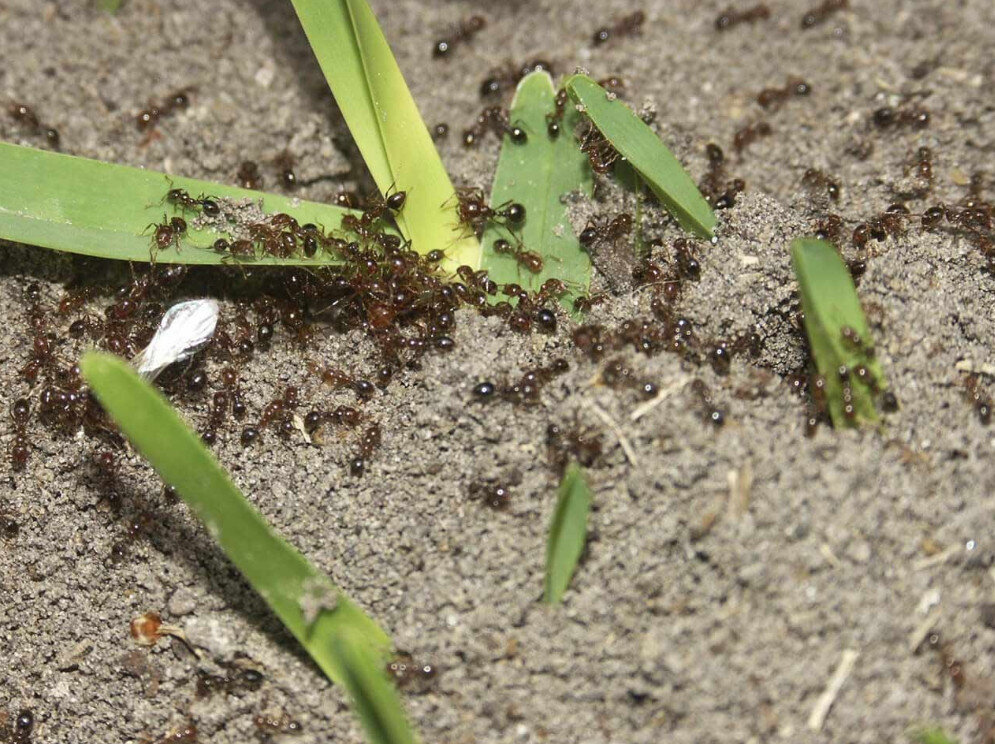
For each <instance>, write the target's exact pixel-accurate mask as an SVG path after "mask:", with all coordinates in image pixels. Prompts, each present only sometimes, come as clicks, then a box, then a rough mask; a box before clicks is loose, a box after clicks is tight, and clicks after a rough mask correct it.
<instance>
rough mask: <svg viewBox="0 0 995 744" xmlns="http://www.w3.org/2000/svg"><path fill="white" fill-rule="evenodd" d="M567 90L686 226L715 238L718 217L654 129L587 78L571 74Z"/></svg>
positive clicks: (685, 227) (566, 86)
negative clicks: (716, 218) (716, 217)
mask: <svg viewBox="0 0 995 744" xmlns="http://www.w3.org/2000/svg"><path fill="white" fill-rule="evenodd" d="M563 86H564V87H565V88H566V89H567V93H569V94H570V98H571V99H573V101H574V102H575V103H576V104H578V105H579V106H580V107H581V108H582V109H583V111H584V113H585V114H586V115H587V117H588V118H589V119H590V120H591V123H592V124H594V126H595V127H597V128H598V131H600V132H601V134H603V135H604V136H605V139H607V140H608V141H609V142H610V143H611V144H612V147H614V148H615V149H616V150H617V151H618V152H619V154H620V155H621V156H622V157H624V158H625V159H626V160H628V161H629V163H630V165H632V167H633V168H634V169H635V170H636V172H637V173H639V176H640V177H641V178H642V179H643V180H644V181H645V182H646V184H647V185H648V186H649V187H650V189H651V190H652V191H653V193H654V194H655V195H656V197H657V199H659V200H660V203H662V204H663V205H664V206H665V207H666V208H667V209H668V210H669V211H670V213H671V214H672V215H673V216H674V218H675V219H676V220H677V222H678V223H679V224H680V225H681V227H683V228H684V229H685V230H687V231H689V232H692V233H695V234H696V235H698V236H700V237H703V238H708V239H711V238H712V236H713V234H714V229H715V214H714V213H713V212H712V209H711V207H709V206H708V202H707V201H705V197H703V196H702V195H701V192H700V191H698V187H697V186H695V183H694V181H693V180H691V176H689V175H688V173H687V171H685V170H684V168H683V167H682V166H681V163H680V161H679V160H678V159H677V158H676V157H674V154H673V153H672V152H671V151H670V150H669V149H667V146H666V145H664V144H663V142H661V141H660V138H659V137H657V136H656V135H655V134H654V133H653V130H652V129H650V128H649V126H647V125H646V123H645V122H644V121H643V120H642V119H640V118H639V117H638V116H637V115H636V114H635V112H634V111H632V109H630V108H629V107H628V106H626V105H625V104H624V103H623V102H622V101H619V100H617V98H616V97H615V96H614V95H613V94H611V93H609V92H608V91H606V90H605V89H604V88H602V87H601V86H600V85H598V84H597V83H596V82H595V81H594V80H592V79H591V78H589V77H588V76H587V75H572V76H571V77H569V78H567V80H566V81H565V82H564V83H563Z"/></svg>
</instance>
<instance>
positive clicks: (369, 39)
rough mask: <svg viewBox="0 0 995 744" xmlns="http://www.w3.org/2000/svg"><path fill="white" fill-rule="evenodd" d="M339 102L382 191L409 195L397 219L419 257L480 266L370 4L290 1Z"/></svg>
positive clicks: (350, 0) (334, 0)
mask: <svg viewBox="0 0 995 744" xmlns="http://www.w3.org/2000/svg"><path fill="white" fill-rule="evenodd" d="M293 4H294V8H295V9H296V11H297V16H298V18H300V21H301V25H302V26H303V27H304V33H305V34H307V37H308V41H309V42H310V43H311V48H312V49H313V50H314V54H315V56H316V57H317V58H318V64H319V65H320V66H321V69H322V72H324V74H325V79H326V80H327V81H328V85H329V86H330V87H331V89H332V94H333V95H334V96H335V101H336V103H338V105H339V109H340V110H341V111H342V115H343V117H345V121H346V124H347V125H348V126H349V131H350V132H351V133H352V136H353V139H355V140H356V144H357V145H358V146H359V151H360V152H361V153H362V155H363V159H364V160H365V161H366V165H367V167H368V168H369V169H370V174H371V175H372V176H373V180H374V181H376V183H377V186H378V188H379V189H380V190H381V191H382V192H385V193H386V191H387V190H388V189H390V188H395V189H397V190H399V191H405V192H407V195H408V196H407V200H406V203H405V205H404V209H403V210H402V211H401V213H400V214H398V216H397V220H398V225H399V226H400V228H401V231H402V232H403V233H404V234H405V235H406V236H407V237H408V239H410V240H411V242H412V246H413V247H414V248H415V249H416V250H418V251H419V252H421V253H427V252H428V251H431V250H433V249H436V248H438V249H443V250H445V251H446V265H447V266H448V267H450V268H452V269H455V267H457V266H459V265H460V264H467V265H469V266H473V267H474V268H476V267H479V266H480V245H479V243H478V242H477V240H476V239H475V238H473V237H469V238H465V237H460V236H459V234H458V233H457V232H456V231H455V228H456V226H457V223H458V221H457V218H456V199H455V191H454V190H453V186H452V183H451V182H450V180H449V176H448V175H447V174H446V170H445V167H444V166H443V165H442V160H441V158H439V153H438V151H437V150H436V149H435V144H434V143H433V142H432V137H431V135H430V134H429V132H428V128H427V127H426V126H425V122H424V121H423V120H422V118H421V114H419V112H418V106H417V105H416V104H415V101H414V98H412V96H411V91H410V90H408V86H407V83H405V81H404V76H403V75H402V74H401V70H400V68H399V67H398V66H397V61H396V60H395V59H394V55H393V54H392V53H391V51H390V47H389V46H388V44H387V40H386V39H385V38H384V35H383V31H382V30H381V28H380V25H379V24H378V23H377V19H376V16H375V15H374V14H373V11H372V10H371V9H370V6H369V4H368V3H367V2H366V0H293Z"/></svg>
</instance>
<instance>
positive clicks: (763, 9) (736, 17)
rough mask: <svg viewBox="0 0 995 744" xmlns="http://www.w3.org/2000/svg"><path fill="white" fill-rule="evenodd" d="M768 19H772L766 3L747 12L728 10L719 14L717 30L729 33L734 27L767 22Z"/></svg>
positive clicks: (716, 23) (716, 24)
mask: <svg viewBox="0 0 995 744" xmlns="http://www.w3.org/2000/svg"><path fill="white" fill-rule="evenodd" d="M768 18H770V8H768V7H767V6H766V5H765V4H764V3H758V4H757V5H753V6H751V7H749V8H746V9H745V10H736V9H735V8H727V9H726V10H723V11H722V12H721V13H719V16H718V18H716V19H715V30H716V31H728V30H729V29H731V28H732V27H733V26H738V25H739V24H741V23H755V22H757V21H764V20H767V19H768Z"/></svg>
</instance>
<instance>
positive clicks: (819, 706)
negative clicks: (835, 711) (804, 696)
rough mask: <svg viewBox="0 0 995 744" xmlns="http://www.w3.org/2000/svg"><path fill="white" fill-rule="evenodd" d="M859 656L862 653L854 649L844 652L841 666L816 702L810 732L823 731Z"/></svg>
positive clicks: (809, 721) (810, 719)
mask: <svg viewBox="0 0 995 744" xmlns="http://www.w3.org/2000/svg"><path fill="white" fill-rule="evenodd" d="M858 656H860V652H859V651H855V650H854V649H852V648H848V649H846V650H844V651H843V657H842V658H841V659H840V664H839V666H838V667H836V671H835V672H834V673H833V676H832V678H831V679H830V680H829V684H827V685H826V689H825V690H824V691H823V693H822V694H821V695H820V696H819V699H818V700H816V701H815V707H814V708H813V709H812V715H810V716H809V717H808V727H809V729H810V730H812V731H821V730H822V725H823V724H824V723H825V722H826V716H827V715H829V709H830V708H832V707H833V703H834V702H836V696H837V695H839V694H840V689H842V687H843V684H844V683H845V682H846V678H847V677H849V676H850V672H852V671H853V665H854V664H856V663H857V657H858Z"/></svg>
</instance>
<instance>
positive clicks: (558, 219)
mask: <svg viewBox="0 0 995 744" xmlns="http://www.w3.org/2000/svg"><path fill="white" fill-rule="evenodd" d="M555 96H556V91H555V90H554V88H553V80H552V78H550V76H549V73H547V72H544V71H538V72H533V73H531V74H529V75H528V76H526V77H525V78H524V79H523V80H522V81H521V82H520V83H519V84H518V89H517V91H516V92H515V99H514V101H513V102H512V104H511V121H512V122H514V123H515V124H516V125H518V126H521V127H522V128H523V129H525V131H526V132H527V133H528V140H527V141H526V142H525V143H523V144H516V143H514V142H512V141H511V139H510V138H508V137H506V138H505V140H504V144H503V145H502V147H501V156H500V159H499V160H498V167H497V172H496V173H495V174H494V185H493V187H492V188H491V205H492V206H498V205H500V204H503V203H505V202H508V201H516V202H519V203H521V204H522V205H524V206H525V215H526V217H525V224H524V225H523V226H522V229H521V231H519V232H518V233H517V234H518V235H519V236H520V238H521V240H522V242H523V243H524V245H525V248H526V249H527V250H529V251H534V252H536V253H538V254H539V255H540V256H542V259H543V270H542V271H541V272H540V273H538V274H533V273H531V272H530V271H528V270H527V269H524V268H521V267H519V265H518V263H517V262H516V261H515V259H514V257H513V256H508V255H499V254H496V253H495V252H494V251H493V250H492V249H491V246H492V245H493V244H494V241H495V240H497V239H498V238H505V239H507V238H508V234H507V231H505V230H504V229H503V228H501V227H499V226H496V225H494V226H492V227H490V228H488V230H487V231H486V232H485V233H484V239H483V243H484V260H483V264H482V268H485V269H487V270H488V273H489V274H490V277H491V279H493V280H494V281H496V282H498V283H499V284H506V283H508V282H515V283H517V284H520V285H522V286H523V287H525V288H526V289H531V290H533V291H534V290H537V289H539V287H541V286H542V283H543V282H544V281H545V280H546V279H549V278H550V277H556V278H557V279H562V280H563V281H564V282H566V283H567V286H568V287H569V288H570V291H569V293H568V294H567V295H566V296H564V297H563V298H561V300H560V301H561V302H562V303H563V305H564V307H566V308H567V309H572V308H573V299H574V298H575V297H578V296H580V295H585V294H587V290H588V288H589V287H590V284H591V258H590V256H589V255H588V254H587V253H586V252H584V251H583V250H581V247H580V243H579V242H578V241H577V236H576V235H574V232H573V227H572V226H571V225H570V220H569V219H568V218H567V208H566V206H565V205H564V204H563V202H562V197H563V195H564V194H568V193H570V192H572V191H582V192H584V193H585V194H587V195H588V196H590V194H591V191H592V189H593V188H594V177H593V175H592V173H591V168H590V166H589V165H588V162H587V156H586V155H584V153H582V152H581V151H580V146H579V144H578V143H577V140H576V138H574V137H572V136H570V132H572V131H573V130H574V128H575V127H576V126H577V124H578V122H579V119H580V115H579V114H578V113H577V111H576V110H575V109H574V108H573V107H568V108H567V110H566V112H565V114H564V117H563V122H562V125H561V130H562V132H561V134H560V136H559V137H556V138H555V139H552V138H550V137H549V135H548V134H547V133H546V115H547V114H551V113H553V111H554V110H555V104H554V98H555Z"/></svg>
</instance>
